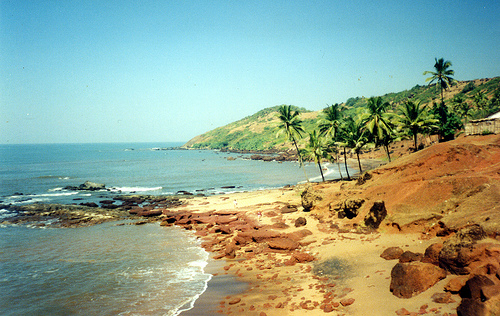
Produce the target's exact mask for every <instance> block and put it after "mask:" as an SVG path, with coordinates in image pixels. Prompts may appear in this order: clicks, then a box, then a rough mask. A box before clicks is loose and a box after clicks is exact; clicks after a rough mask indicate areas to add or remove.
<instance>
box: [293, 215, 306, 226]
mask: <svg viewBox="0 0 500 316" xmlns="http://www.w3.org/2000/svg"><path fill="white" fill-rule="evenodd" d="M305 225H307V220H306V218H305V217H302V216H301V217H299V218H297V219H296V220H295V227H301V226H305Z"/></svg>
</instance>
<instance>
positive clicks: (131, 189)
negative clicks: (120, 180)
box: [111, 187, 163, 192]
mask: <svg viewBox="0 0 500 316" xmlns="http://www.w3.org/2000/svg"><path fill="white" fill-rule="evenodd" d="M161 189H163V187H152V188H147V187H115V188H111V191H119V192H147V191H159V190H161Z"/></svg>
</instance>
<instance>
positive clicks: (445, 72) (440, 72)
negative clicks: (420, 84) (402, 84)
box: [424, 58, 456, 103]
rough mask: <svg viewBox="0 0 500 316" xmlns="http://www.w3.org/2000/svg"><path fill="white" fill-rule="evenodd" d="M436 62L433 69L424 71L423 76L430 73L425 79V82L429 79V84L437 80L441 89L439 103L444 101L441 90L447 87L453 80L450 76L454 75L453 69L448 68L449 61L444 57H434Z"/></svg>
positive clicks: (449, 65)
mask: <svg viewBox="0 0 500 316" xmlns="http://www.w3.org/2000/svg"><path fill="white" fill-rule="evenodd" d="M435 61H436V63H435V64H434V70H435V71H429V70H427V71H424V76H425V75H427V74H431V75H432V76H431V77H429V78H427V79H425V82H427V81H430V82H429V84H432V83H433V82H435V81H437V84H438V85H439V87H440V89H441V103H444V97H443V91H444V90H446V89H448V88H449V87H450V86H451V85H452V84H453V83H454V82H456V80H455V79H453V78H452V77H451V76H453V75H455V71H453V70H451V69H448V68H450V67H451V61H449V60H447V61H445V60H444V58H439V59H437V58H435Z"/></svg>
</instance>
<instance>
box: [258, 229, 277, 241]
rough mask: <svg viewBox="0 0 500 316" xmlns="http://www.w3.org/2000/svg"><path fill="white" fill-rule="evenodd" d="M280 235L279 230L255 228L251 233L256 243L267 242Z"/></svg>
mask: <svg viewBox="0 0 500 316" xmlns="http://www.w3.org/2000/svg"><path fill="white" fill-rule="evenodd" d="M280 236H281V234H280V233H279V232H276V231H273V230H257V231H254V232H252V233H251V237H252V239H253V240H254V241H255V242H258V243H260V242H267V241H270V240H272V239H273V238H277V237H280Z"/></svg>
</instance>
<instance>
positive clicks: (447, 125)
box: [431, 103, 463, 142]
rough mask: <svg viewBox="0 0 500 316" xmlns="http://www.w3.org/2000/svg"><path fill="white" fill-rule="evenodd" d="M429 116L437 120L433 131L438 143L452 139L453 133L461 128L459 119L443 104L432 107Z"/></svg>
mask: <svg viewBox="0 0 500 316" xmlns="http://www.w3.org/2000/svg"><path fill="white" fill-rule="evenodd" d="M431 114H433V115H434V117H435V118H436V119H437V120H438V125H437V129H435V130H436V131H437V134H438V137H439V141H440V142H443V141H448V140H452V139H454V138H455V132H456V131H457V130H459V129H461V128H462V127H463V125H462V122H461V121H460V119H459V118H458V117H457V116H456V115H455V114H454V113H453V112H450V111H448V107H447V106H446V104H444V103H440V104H436V105H434V107H433V108H432V110H431Z"/></svg>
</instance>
